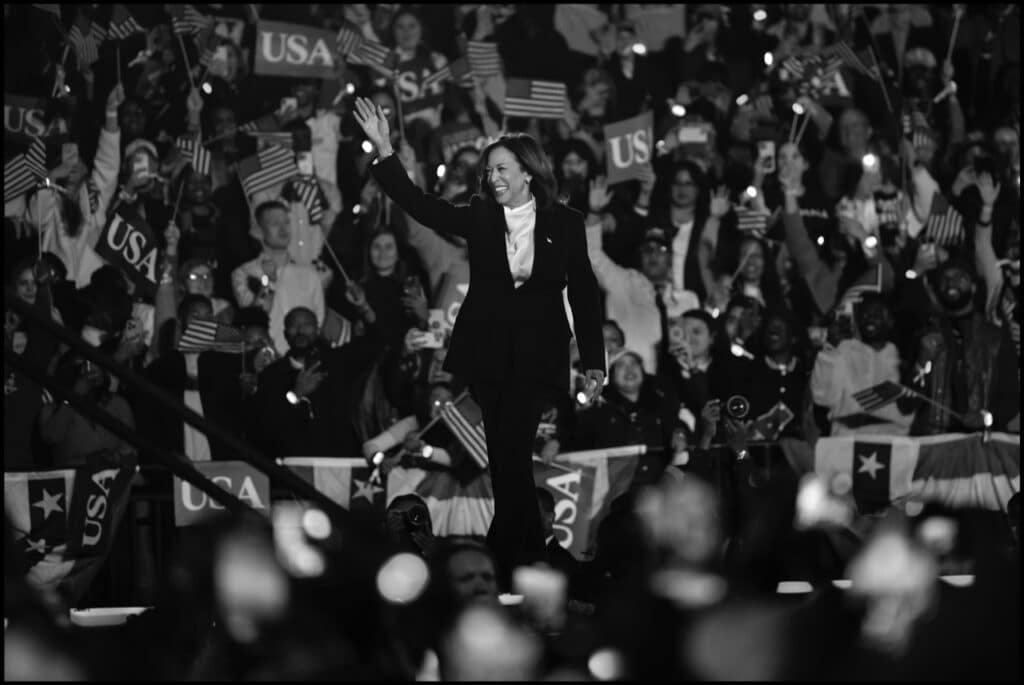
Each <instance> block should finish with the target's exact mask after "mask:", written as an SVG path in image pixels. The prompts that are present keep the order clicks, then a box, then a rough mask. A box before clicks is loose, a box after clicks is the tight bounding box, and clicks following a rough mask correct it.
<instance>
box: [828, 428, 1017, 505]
mask: <svg viewBox="0 0 1024 685" xmlns="http://www.w3.org/2000/svg"><path fill="white" fill-rule="evenodd" d="M814 471H815V473H816V474H817V475H818V476H821V477H822V478H823V479H824V480H825V482H826V483H829V484H830V485H831V486H832V487H833V489H837V490H838V489H841V490H844V491H846V492H851V493H852V495H853V498H854V501H855V503H856V505H857V508H858V511H859V512H860V513H861V514H867V513H877V512H881V511H885V510H886V509H887V508H888V507H890V506H893V505H896V506H901V505H906V504H907V503H910V502H916V503H919V504H921V503H924V502H936V503H939V504H942V505H945V506H948V507H951V508H979V509H988V510H990V511H1004V512H1005V511H1006V509H1007V504H1008V503H1009V501H1010V498H1011V497H1013V495H1015V494H1016V493H1019V492H1020V436H1019V435H1009V434H1005V433H993V434H992V435H991V436H990V437H989V438H988V439H986V438H985V436H983V435H981V434H978V433H975V434H971V435H964V434H945V435H935V436H929V437H920V438H911V437H895V436H877V435H872V436H870V437H867V436H856V435H851V436H843V437H829V438H819V439H818V441H817V443H816V444H815V446H814ZM840 483H842V484H843V487H841V488H837V487H836V486H837V485H838V484H840Z"/></svg>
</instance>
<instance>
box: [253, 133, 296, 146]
mask: <svg viewBox="0 0 1024 685" xmlns="http://www.w3.org/2000/svg"><path fill="white" fill-rule="evenodd" d="M243 133H245V135H247V136H251V137H253V138H255V139H256V141H257V143H259V144H260V147H270V146H277V147H281V148H285V149H286V150H292V149H293V148H294V142H293V138H292V133H291V131H243Z"/></svg>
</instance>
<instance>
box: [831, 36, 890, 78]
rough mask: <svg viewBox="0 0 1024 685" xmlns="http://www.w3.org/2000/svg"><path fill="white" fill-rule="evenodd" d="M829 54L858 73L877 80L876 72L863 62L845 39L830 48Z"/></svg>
mask: <svg viewBox="0 0 1024 685" xmlns="http://www.w3.org/2000/svg"><path fill="white" fill-rule="evenodd" d="M830 52H831V54H834V55H835V56H836V57H838V58H839V59H841V60H842V62H843V64H844V65H846V66H848V67H849V68H851V69H853V70H854V71H856V72H857V73H858V74H861V75H863V76H867V77H868V78H869V79H872V80H874V81H877V80H878V72H877V71H874V70H872V69H871V68H869V67H868V66H867V64H865V63H864V61H863V60H862V59H861V58H860V57H859V56H858V55H857V53H855V52H854V51H853V48H851V47H850V46H849V45H848V44H847V43H846V41H843V40H841V41H839V42H838V43H837V44H836V45H834V46H833V47H832V49H831V51H830Z"/></svg>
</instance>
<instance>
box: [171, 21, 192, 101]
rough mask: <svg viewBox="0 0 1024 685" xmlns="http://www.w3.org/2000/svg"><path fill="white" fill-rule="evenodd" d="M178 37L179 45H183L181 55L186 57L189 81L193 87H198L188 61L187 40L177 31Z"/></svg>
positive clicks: (186, 71)
mask: <svg viewBox="0 0 1024 685" xmlns="http://www.w3.org/2000/svg"><path fill="white" fill-rule="evenodd" d="M174 35H176V36H177V37H178V45H180V46H181V56H182V57H184V58H185V73H186V74H188V82H189V84H191V86H192V87H193V88H195V87H196V82H195V81H194V80H192V67H191V65H189V63H188V50H186V49H185V41H184V40H183V39H182V37H181V34H180V33H175V34H174Z"/></svg>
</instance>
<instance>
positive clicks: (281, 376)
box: [256, 326, 381, 457]
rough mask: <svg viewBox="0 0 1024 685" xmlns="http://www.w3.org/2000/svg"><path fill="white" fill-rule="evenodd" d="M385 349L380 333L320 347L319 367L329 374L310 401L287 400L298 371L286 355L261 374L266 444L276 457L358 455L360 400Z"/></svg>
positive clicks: (260, 398)
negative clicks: (376, 359) (371, 371)
mask: <svg viewBox="0 0 1024 685" xmlns="http://www.w3.org/2000/svg"><path fill="white" fill-rule="evenodd" d="M380 353H381V340H380V337H379V336H378V335H377V334H376V333H375V332H374V327H372V326H371V327H370V328H369V330H368V332H367V334H366V335H364V336H361V337H358V338H356V339H355V340H353V341H351V342H349V343H348V344H346V345H342V346H341V347H336V348H333V349H323V348H321V354H320V359H321V365H320V370H321V371H322V372H326V374H327V377H326V378H324V380H323V381H322V382H321V383H320V385H319V386H318V387H317V389H316V390H314V391H313V392H312V393H311V394H310V395H309V400H310V403H311V404H312V410H313V414H312V416H310V413H309V407H307V405H306V403H305V402H302V403H299V404H298V405H292V404H289V403H288V400H287V399H286V398H285V396H286V395H287V393H288V391H289V390H292V389H293V388H294V387H295V379H296V378H297V377H298V375H299V372H298V370H297V369H296V368H295V367H293V366H292V362H291V357H288V356H285V357H284V358H282V359H278V360H277V361H276V362H274V363H273V364H271V365H270V366H268V367H267V368H265V369H264V370H263V373H261V374H260V380H259V390H257V392H256V400H257V402H258V403H259V416H260V429H261V432H262V438H263V441H262V444H263V445H264V447H265V448H266V450H267V451H268V452H270V454H272V455H273V456H274V457H357V456H360V455H361V454H362V446H361V444H360V442H359V436H358V435H357V433H356V426H355V421H354V417H355V416H356V404H357V402H358V399H359V395H360V394H361V392H362V390H363V388H364V386H365V383H366V376H367V374H368V373H369V371H370V369H371V368H372V366H373V363H374V360H375V358H376V356H377V355H378V354H380Z"/></svg>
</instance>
